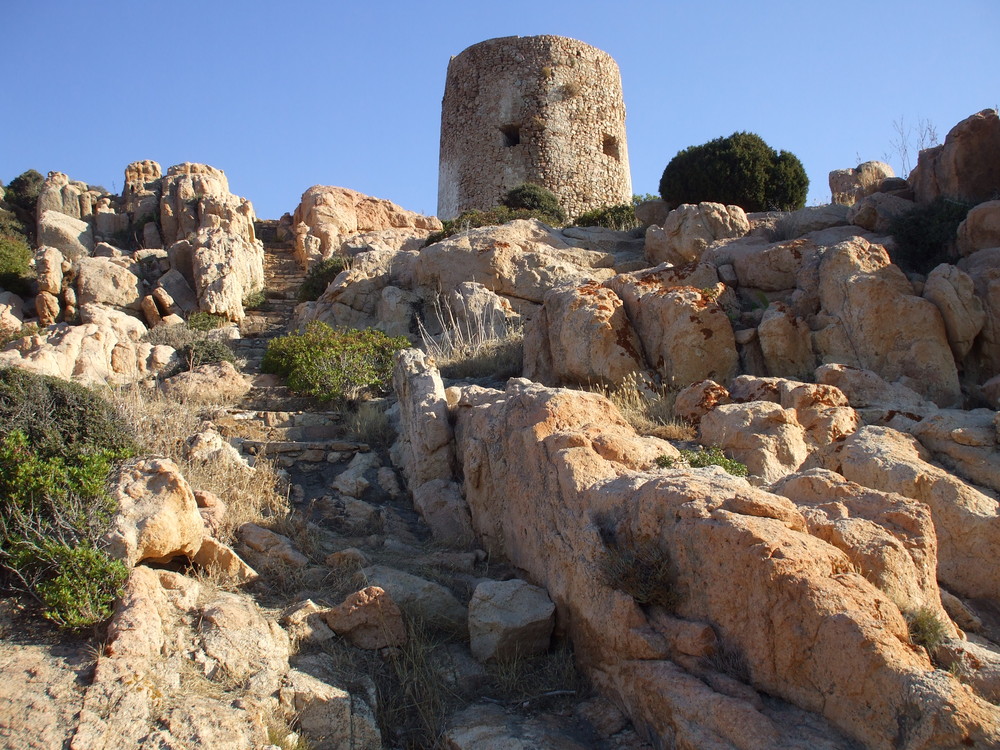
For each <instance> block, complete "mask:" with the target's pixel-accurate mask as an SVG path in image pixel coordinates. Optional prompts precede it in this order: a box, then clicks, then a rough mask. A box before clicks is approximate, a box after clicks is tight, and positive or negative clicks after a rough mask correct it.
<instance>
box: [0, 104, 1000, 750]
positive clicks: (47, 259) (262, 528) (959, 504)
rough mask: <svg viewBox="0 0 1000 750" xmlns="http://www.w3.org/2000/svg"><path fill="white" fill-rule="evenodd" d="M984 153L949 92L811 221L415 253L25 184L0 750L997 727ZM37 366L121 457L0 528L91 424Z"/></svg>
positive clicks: (701, 226)
mask: <svg viewBox="0 0 1000 750" xmlns="http://www.w3.org/2000/svg"><path fill="white" fill-rule="evenodd" d="M998 154H1000V117H998V115H997V113H996V112H995V111H993V110H986V111H984V112H981V113H978V114H976V115H973V116H972V117H970V118H968V119H967V120H965V121H963V122H961V123H959V124H958V125H956V126H955V127H954V128H953V129H952V131H951V132H950V133H949V134H948V137H947V138H946V140H945V143H944V144H943V145H941V146H938V147H935V148H934V149H930V150H928V151H924V152H922V153H921V156H920V160H919V164H918V166H917V168H916V170H915V171H914V173H912V174H911V175H909V177H908V178H907V179H902V178H898V177H895V176H893V175H892V174H891V172H890V171H888V170H887V168H886V167H885V165H881V164H879V163H874V162H869V163H866V164H862V165H859V166H858V167H857V168H856V169H849V170H839V171H837V172H835V173H832V174H831V176H830V185H831V192H832V193H833V197H834V199H835V201H836V202H835V203H832V204H830V205H827V206H818V207H810V208H805V209H802V210H800V211H796V212H792V213H774V212H772V213H765V214H746V213H745V212H744V211H743V210H742V209H740V208H739V207H738V206H723V205H720V204H713V203H702V204H700V205H682V206H677V207H673V206H668V205H666V204H664V203H663V202H661V201H653V202H648V203H645V204H643V205H641V206H640V207H639V208H637V210H636V214H637V217H638V218H639V221H640V223H642V224H643V225H644V226H643V228H642V229H639V230H635V231H631V232H618V231H612V230H608V229H602V228H600V227H566V228H562V229H559V228H553V227H550V226H548V225H546V224H543V223H541V222H539V221H537V220H517V221H513V222H510V223H507V224H504V225H500V226H485V227H478V228H471V229H467V230H465V231H457V232H455V233H453V234H451V235H450V236H447V237H445V238H444V239H441V238H440V235H438V234H433V233H436V232H438V230H440V229H441V223H440V222H438V221H437V219H435V218H433V217H426V216H420V215H418V214H414V213H412V212H409V211H406V210H404V209H402V208H400V207H398V206H395V205H394V204H391V203H390V202H388V201H384V200H379V199H376V198H372V197H369V196H364V195H361V194H359V193H357V192H354V191H351V190H348V189H345V188H336V187H326V186H314V187H311V188H309V189H308V190H307V191H306V192H305V193H304V194H303V196H302V200H301V203H300V205H299V206H298V207H297V208H296V209H295V211H294V213H291V214H288V215H286V216H285V217H282V219H280V220H278V221H274V222H260V221H257V220H256V217H255V216H254V213H253V209H252V207H251V205H250V204H249V202H248V201H246V200H245V199H242V198H239V197H236V196H233V195H231V194H230V193H229V190H228V185H227V183H226V179H225V176H224V174H223V173H222V172H221V171H220V170H218V169H215V168H213V167H208V166H205V165H198V164H182V165H178V166H175V167H171V168H170V169H168V170H167V173H166V175H163V174H162V170H161V169H160V166H159V165H157V164H155V163H154V162H137V163H135V164H132V165H129V167H128V168H127V170H126V188H125V191H124V193H123V195H122V196H112V195H108V194H107V193H105V192H103V191H101V190H100V189H93V188H91V187H90V186H87V185H84V184H82V183H78V182H73V181H71V180H70V179H69V178H68V177H67V176H66V175H62V174H60V173H52V174H50V175H49V177H48V179H46V180H45V182H44V185H43V186H42V187H41V190H40V193H39V195H38V199H37V204H36V209H35V214H34V220H35V221H36V222H37V226H36V228H35V229H36V232H35V235H36V237H37V242H36V244H37V247H36V248H35V249H34V253H35V254H34V267H33V270H34V277H35V278H34V282H33V284H34V286H33V295H34V296H33V297H32V296H31V295H29V296H28V297H24V296H21V295H15V294H13V293H11V292H3V291H0V328H2V329H4V331H5V333H6V338H7V339H8V340H9V343H7V344H6V346H5V348H4V349H3V350H2V351H0V368H2V367H13V368H18V370H17V372H20V371H22V370H24V371H29V372H31V373H33V375H31V376H30V377H31V378H37V381H35V380H32V381H31V385H23V386H18V388H20V389H21V390H20V391H16V389H11V387H9V386H8V385H5V383H8V382H9V383H14V382H17V383H21V382H22V381H23V378H22V379H19V378H9V377H8V378H7V379H6V380H4V379H3V378H0V415H8V416H6V417H4V419H5V420H6V423H4V422H0V440H2V442H0V489H4V488H6V489H5V490H4V491H6V492H7V493H8V494H9V496H10V497H8V498H5V500H6V501H7V510H5V513H6V515H5V517H4V518H3V527H2V529H0V531H2V534H3V537H2V540H0V541H2V542H3V548H2V555H3V556H2V557H0V567H2V579H0V582H2V583H3V584H4V586H5V593H8V594H10V596H9V597H8V598H7V599H5V600H4V602H3V609H2V613H0V614H2V619H0V628H2V632H3V635H4V641H3V643H2V644H0V663H2V664H3V665H4V674H5V675H7V676H9V677H10V678H11V679H7V680H4V681H2V682H3V684H2V685H0V693H2V695H3V700H2V701H0V706H2V708H0V744H3V746H5V747H11V748H50V747H70V748H75V749H77V750H82V749H85V748H86V749H89V748H103V747H109V748H110V747H116V748H120V747H143V748H146V747H149V748H152V747H192V748H193V747H213V748H229V747H232V748H247V747H255V748H265V747H267V748H270V747H280V748H293V747H296V748H304V747H311V748H380V747H386V748H397V747H398V748H404V747H405V748H429V747H441V748H447V749H449V750H472V749H473V748H496V747H510V748H529V747H532V748H534V747H551V748H609V749H610V748H654V747H678V748H698V749H699V750H701V749H703V748H720V749H721V748H740V749H741V750H743V749H745V750H764V749H765V748H768V749H769V748H789V749H790V748H801V749H802V750H806V749H807V748H809V749H812V748H872V749H873V750H875V749H877V750H881V749H883V748H884V749H885V750H889V749H890V748H892V749H895V748H906V749H907V750H931V749H932V748H933V749H937V748H956V749H957V748H965V747H980V748H991V747H1000V566H998V563H997V560H998V559H1000V504H998V500H1000V494H998V493H1000V449H998V444H1000V412H998V410H1000V281H998V279H1000V228H998V227H1000V200H996V198H997V197H998V196H1000V161H998V156H997V155H998ZM458 229H461V227H459V228H458ZM323 274H328V275H327V276H324V275H323ZM305 282H308V283H306V286H307V287H308V286H310V284H311V285H312V286H317V285H318V288H319V289H320V290H321V293H319V295H318V298H315V299H308V297H309V296H310V295H308V294H305V293H303V294H302V295H301V296H300V287H302V285H303V284H304V283H305ZM341 329H359V330H366V329H375V330H376V332H375V333H372V332H370V331H369V332H367V333H363V334H356V333H347V334H343V333H338V331H340V330H341ZM227 342H228V343H227ZM386 352H389V353H390V354H386ZM359 353H360V359H359V357H358V354H359ZM390 355H391V356H390ZM359 362H360V364H359ZM262 369H263V370H267V371H269V372H267V373H264V372H261V370H262ZM4 372H5V371H4V370H3V369H0V375H2V374H3V373H4ZM275 373H277V374H275ZM24 377H25V378H28V377H29V376H24ZM46 378H48V379H46ZM52 378H55V379H58V381H57V380H52ZM63 380H71V381H75V382H77V383H80V384H83V385H86V386H90V387H91V388H93V389H94V393H92V394H91V395H90V396H74V397H73V398H80V399H92V398H95V399H100V401H101V403H105V402H107V404H110V406H107V407H106V408H107V409H109V410H110V411H105V407H104V406H101V407H93V408H96V409H98V411H96V412H94V413H100V414H109V415H110V414H113V415H116V416H114V417H112V416H108V417H107V419H109V420H112V421H110V422H108V424H116V425H120V427H116V428H114V429H116V430H117V429H121V430H122V434H126V433H127V434H128V435H129V438H128V446H129V449H128V451H124V449H123V450H122V451H120V452H119V453H116V454H115V457H116V458H115V461H116V463H115V464H114V466H113V467H112V468H111V470H110V471H109V472H108V473H107V477H108V485H107V487H108V489H107V490H106V494H105V491H104V490H101V489H100V488H99V487H97V488H94V487H91V489H90V490H89V491H90V492H91V493H92V494H91V495H87V496H86V497H92V498H94V500H92V501H91V502H97V501H98V500H99V501H101V502H102V503H107V507H108V508H109V509H110V510H109V512H108V514H107V516H106V517H102V519H99V520H100V522H99V523H98V521H97V520H94V519H93V518H91V520H89V521H87V523H86V524H82V525H81V524H77V525H76V526H72V524H70V525H69V526H67V525H66V524H68V523H70V522H69V521H67V520H66V519H67V518H75V516H71V515H70V516H67V515H61V516H59V519H61V520H60V521H59V523H60V524H62V525H61V526H60V525H59V524H56V523H55V522H53V521H51V520H45V519H46V518H48V516H45V515H44V513H43V514H42V515H39V516H37V517H36V518H37V519H41V520H39V521H37V523H36V526H31V525H30V524H28V525H27V526H26V525H25V524H24V518H25V516H24V515H19V512H20V511H19V510H18V509H23V508H25V507H36V506H32V505H31V503H38V502H41V504H40V505H37V507H38V508H43V509H44V508H48V509H52V508H61V507H64V506H62V505H60V504H59V503H60V502H62V501H63V500H65V499H66V498H69V499H70V500H71V499H72V498H73V497H76V496H77V495H75V494H74V493H75V492H77V490H76V489H74V488H75V487H76V486H77V485H75V484H72V482H76V481H77V479H75V478H74V477H75V476H76V475H74V474H72V473H70V474H67V476H68V477H69V479H66V480H65V481H64V482H63V484H59V482H55V481H53V482H49V483H48V484H44V483H40V480H38V479H37V477H38V476H50V475H51V476H57V475H58V476H62V475H61V474H57V472H59V471H63V470H64V467H65V465H66V462H67V460H69V459H68V458H67V457H69V456H76V457H82V458H79V460H81V461H84V462H85V463H86V465H87V466H89V465H90V460H91V457H92V456H93V455H94V451H93V450H92V449H90V448H87V449H86V450H84V448H85V447H86V445H90V443H86V441H87V440H94V441H97V442H95V443H93V444H94V445H97V444H98V443H99V442H100V441H99V438H98V436H94V435H89V434H88V435H85V436H84V437H80V436H79V435H78V434H77V433H76V432H74V431H73V430H72V429H70V428H68V427H66V426H65V424H69V423H71V422H72V420H68V421H66V422H59V420H56V422H57V423H58V424H60V425H63V426H62V427H61V428H60V429H61V432H59V430H55V428H54V427H53V430H55V432H52V431H48V432H45V433H44V434H45V435H46V440H50V439H51V440H54V441H55V442H54V443H51V445H50V443H48V442H46V443H45V445H44V446H43V445H42V443H41V442H39V441H40V440H41V438H37V437H35V436H36V432H33V431H32V430H33V429H34V428H33V427H32V425H33V422H36V421H38V420H41V419H42V418H41V417H38V418H37V419H36V418H34V417H32V416H31V415H32V413H33V411H32V410H37V413H38V414H42V412H44V411H45V410H46V409H48V407H47V405H46V404H48V403H51V404H54V405H55V406H53V407H52V408H51V409H49V411H50V412H51V413H53V414H56V413H60V414H61V413H62V412H60V411H59V409H61V408H63V407H62V406H60V405H61V404H63V403H64V401H67V399H69V397H65V398H64V397H62V396H59V397H56V396H51V397H49V396H46V397H44V398H42V397H41V396H39V397H36V398H34V399H26V398H23V397H21V401H16V398H18V396H17V393H23V392H30V393H39V394H41V393H53V394H58V393H62V391H61V390H60V387H61V386H58V385H54V383H57V382H62V381H63ZM289 386H291V388H290V387H289ZM5 388H6V389H7V390H5ZM32 389H34V390H32ZM45 389H49V390H45ZM15 391H16V392H15ZM74 393H75V391H74ZM12 394H13V395H12ZM95 394H96V395H95ZM50 398H51V401H46V399H50ZM70 401H71V402H72V403H74V404H76V403H77V401H73V400H72V399H69V401H67V403H68V402H70ZM15 403H17V404H20V405H19V406H18V407H17V409H14V407H13V406H11V404H15ZM88 403H89V401H88ZM73 408H76V407H73ZM88 408H90V407H88ZM5 409H6V411H4V410H5ZM53 410H54V411H53ZM88 413H90V412H88ZM103 418H104V417H102V419H103ZM60 419H61V418H60ZM114 420H119V421H114ZM43 421H44V420H43ZM46 424H48V423H47V422H46ZM109 429H110V428H109ZM37 434H38V435H40V434H42V433H37ZM22 435H27V437H24V438H22V437H21V436H22ZM54 435H55V437H53V436H54ZM18 441H22V442H18ZM60 441H62V443H60ZM81 441H83V442H81ZM84 443H86V445H84V448H81V447H80V446H81V445H83V444H84ZM53 445H54V446H55V447H54V448H53V447H52V446H53ZM60 445H62V446H64V447H59V446H60ZM123 445H124V443H123ZM45 446H49V447H45ZM43 448H44V450H43ZM46 451H48V452H46ZM36 462H37V463H38V465H39V466H46V467H48V468H47V469H46V471H48V472H50V473H49V474H44V473H42V474H31V473H24V472H23V471H22V472H20V473H19V472H18V469H17V467H18V466H24V465H28V464H30V465H31V466H35V465H36ZM53 472H56V473H53ZM60 481H63V480H60ZM18 483H20V484H18ZM64 485H65V486H64ZM88 486H89V485H88ZM66 487H69V488H70V490H72V491H70V492H68V494H67V491H66ZM32 488H35V489H32ZM29 490H30V491H29ZM32 493H35V494H32ZM77 494H79V493H77ZM19 498H20V499H19ZM24 498H27V499H24ZM39 498H41V499H42V500H44V502H42V501H41V500H39ZM67 502H68V500H67ZM19 503H20V504H19ZM24 503H27V504H28V505H27V506H26V505H24ZM69 507H79V506H69ZM102 507H104V506H103V505H102ZM15 511H18V512H15ZM38 512H39V513H42V511H38ZM45 512H49V511H45ZM29 516H30V514H29ZM43 522H44V523H43ZM38 524H42V525H38ZM44 524H49V525H48V526H46V525H44ZM31 528H39V529H43V530H45V533H46V534H51V535H53V536H52V539H54V540H55V541H54V542H53V543H54V544H55V547H54V548H58V549H61V548H60V547H59V545H60V544H66V546H67V548H70V549H71V548H77V549H84V548H85V549H91V548H92V549H93V550H94V551H95V554H99V555H100V556H101V557H100V559H101V560H105V561H106V562H104V563H101V564H102V565H105V566H106V567H105V568H102V569H105V570H108V571H112V572H113V571H119V570H120V571H121V574H120V583H119V584H116V585H114V586H112V585H110V583H109V584H108V586H106V587H104V588H105V589H107V591H106V593H105V594H100V591H104V589H102V588H101V587H96V588H93V590H92V588H91V586H90V584H91V583H92V579H93V576H91V577H90V578H88V576H87V574H86V571H84V572H83V573H81V572H80V571H79V570H78V569H76V568H73V569H72V570H71V569H70V565H69V563H68V562H63V563H60V562H59V560H64V561H68V560H76V559H77V558H76V557H74V556H73V555H69V553H65V555H64V556H63V557H59V556H58V555H55V554H54V553H46V552H45V550H49V549H50V547H49V546H46V544H45V543H44V541H40V538H39V537H32V536H31V533H29V532H30V529H31ZM56 529H62V531H60V532H58V533H57V532H56V531H55V530H56ZM74 534H75V535H76V536H73V535H74ZM71 538H72V539H75V540H76V541H75V542H74V543H73V544H67V540H69V539H71ZM25 539H29V541H30V540H32V539H33V540H34V542H32V544H33V545H34V546H31V545H29V544H28V543H27V542H25V541H24V540H25ZM26 545H27V546H26ZM26 549H27V550H29V551H31V550H34V552H32V554H33V555H34V556H35V557H34V558H31V556H30V555H29V556H28V557H25V556H24V550H26ZM39 550H41V552H39ZM43 553H44V554H43ZM61 554H62V553H61ZM46 555H48V556H46ZM66 555H69V556H68V557H67V556H66ZM27 559H35V560H36V561H35V562H34V563H32V564H31V566H29V565H28V564H27V563H26V562H24V561H25V560H27ZM38 559H41V560H43V561H44V562H43V563H39V562H37V560H38ZM88 559H89V558H88ZM74 564H75V563H74ZM116 575H118V573H114V574H112V573H109V574H108V580H109V581H110V580H111V579H114V577H115V576H116ZM73 576H76V577H75V578H74V577H73ZM115 580H117V579H115ZM66 582H69V583H66ZM60 587H63V588H62V589H61V588H60ZM65 589H68V590H69V591H70V592H76V593H75V594H73V593H71V594H70V595H68V596H56V593H58V592H59V591H61V590H65ZM93 592H98V593H93ZM102 595H103V596H104V598H103V599H101V598H100V597H101V596H102ZM89 597H92V600H93V602H94V607H93V608H92V609H90V610H87V611H86V612H83V611H82V608H81V607H79V606H77V607H74V606H71V605H72V604H73V603H74V601H75V602H77V603H78V602H79V601H83V600H86V601H91V599H90V598H89ZM101 607H104V608H103V609H102V608H101ZM70 615H72V618H71V617H70ZM46 618H47V619H46ZM70 620H72V621H70ZM50 621H55V622H56V623H61V624H62V625H63V626H64V627H63V628H61V629H60V628H57V627H56V626H55V625H53V624H51V623H50ZM65 626H68V627H65Z"/></svg>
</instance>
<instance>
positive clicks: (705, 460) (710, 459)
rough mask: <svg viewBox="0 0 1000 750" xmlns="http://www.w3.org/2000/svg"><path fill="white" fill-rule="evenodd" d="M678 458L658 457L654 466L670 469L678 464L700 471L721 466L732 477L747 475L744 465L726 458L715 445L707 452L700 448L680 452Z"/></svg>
mask: <svg viewBox="0 0 1000 750" xmlns="http://www.w3.org/2000/svg"><path fill="white" fill-rule="evenodd" d="M680 454H681V455H680V458H672V457H671V456H667V455H663V456H658V457H657V459H656V465H657V466H659V467H660V468H662V469H672V468H674V467H675V466H677V465H678V464H682V465H687V466H690V467H691V468H692V469H702V468H704V467H706V466H721V467H722V468H723V469H725V470H726V471H727V472H729V473H730V474H732V475H733V476H734V477H745V476H746V475H747V467H746V464H741V463H740V462H739V461H736V460H734V459H732V458H726V455H725V454H724V453H723V452H722V449H721V448H720V447H718V446H717V445H713V446H711V447H709V448H708V449H707V450H706V449H705V448H703V447H701V446H699V447H698V450H694V451H692V450H687V449H684V448H682V449H681V450H680Z"/></svg>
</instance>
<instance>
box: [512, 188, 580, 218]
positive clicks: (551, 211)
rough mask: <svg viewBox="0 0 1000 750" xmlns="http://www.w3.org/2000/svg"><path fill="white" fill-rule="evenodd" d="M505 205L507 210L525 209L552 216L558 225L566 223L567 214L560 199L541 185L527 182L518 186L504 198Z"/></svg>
mask: <svg viewBox="0 0 1000 750" xmlns="http://www.w3.org/2000/svg"><path fill="white" fill-rule="evenodd" d="M503 205H505V206H506V207H507V208H514V209H517V208H523V209H525V210H527V211H538V212H540V213H543V214H545V215H547V216H551V217H552V218H553V219H554V220H555V221H554V223H556V224H562V223H563V222H564V221H566V214H565V212H563V210H562V207H561V206H560V205H559V199H558V198H557V197H556V194H555V193H553V192H552V191H551V190H548V189H546V188H543V187H542V186H541V185H533V184H532V183H530V182H526V183H524V184H523V185H518V186H517V187H516V188H514V189H513V190H511V191H510V192H509V193H507V195H506V196H504V199H503Z"/></svg>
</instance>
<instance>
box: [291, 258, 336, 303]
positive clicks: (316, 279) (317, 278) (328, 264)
mask: <svg viewBox="0 0 1000 750" xmlns="http://www.w3.org/2000/svg"><path fill="white" fill-rule="evenodd" d="M345 268H347V258H345V257H344V256H343V255H333V256H331V257H329V258H327V259H326V260H322V261H320V262H319V263H316V264H315V265H314V266H313V267H312V268H310V269H309V273H308V274H306V278H305V281H303V282H302V286H300V287H299V291H298V300H299V302H312V301H314V300H318V299H319V298H320V295H322V294H323V292H325V291H326V288H327V287H328V286H330V282H332V281H333V280H334V279H335V278H337V276H338V275H340V272H341V271H343V270H344V269H345Z"/></svg>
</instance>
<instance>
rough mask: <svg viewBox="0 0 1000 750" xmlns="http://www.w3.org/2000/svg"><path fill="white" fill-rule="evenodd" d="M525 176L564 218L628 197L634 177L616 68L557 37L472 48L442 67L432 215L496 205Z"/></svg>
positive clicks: (608, 58) (604, 57)
mask: <svg viewBox="0 0 1000 750" xmlns="http://www.w3.org/2000/svg"><path fill="white" fill-rule="evenodd" d="M525 182H533V183H535V184H537V185H541V186H542V187H545V188H548V189H549V190H551V191H552V192H553V193H555V194H556V196H558V198H559V202H560V204H561V205H562V207H563V210H564V211H565V212H566V215H567V217H569V218H573V217H575V216H578V215H579V214H581V213H583V212H584V211H587V210H590V209H592V208H598V207H600V206H604V205H611V204H620V203H628V202H629V201H630V200H631V198H632V180H631V177H630V174H629V168H628V149H627V146H626V141H625V104H624V102H623V100H622V89H621V75H620V73H619V71H618V65H617V64H616V63H615V61H614V60H613V59H612V58H611V56H610V55H608V54H607V53H605V52H602V51H601V50H599V49H597V48H595V47H591V46H590V45H588V44H584V43H583V42H579V41H576V40H575V39H567V38H564V37H558V36H533V37H516V36H512V37H502V38H499V39H490V40H488V41H485V42H480V43H479V44H475V45H473V46H471V47H469V48H468V49H466V50H465V51H464V52H462V53H461V54H459V55H457V56H456V57H453V58H452V59H451V62H450V63H449V65H448V76H447V80H446V83H445V92H444V101H443V102H442V106H441V156H440V173H439V179H438V216H439V217H440V218H442V219H452V218H454V217H455V216H457V215H458V214H459V213H461V212H462V211H465V210H467V209H472V208H476V209H487V208H491V207H493V206H496V205H498V204H499V203H500V201H501V199H502V198H503V197H504V195H506V193H507V192H508V191H509V190H511V189H512V188H515V187H517V186H518V185H520V184H522V183H525Z"/></svg>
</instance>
